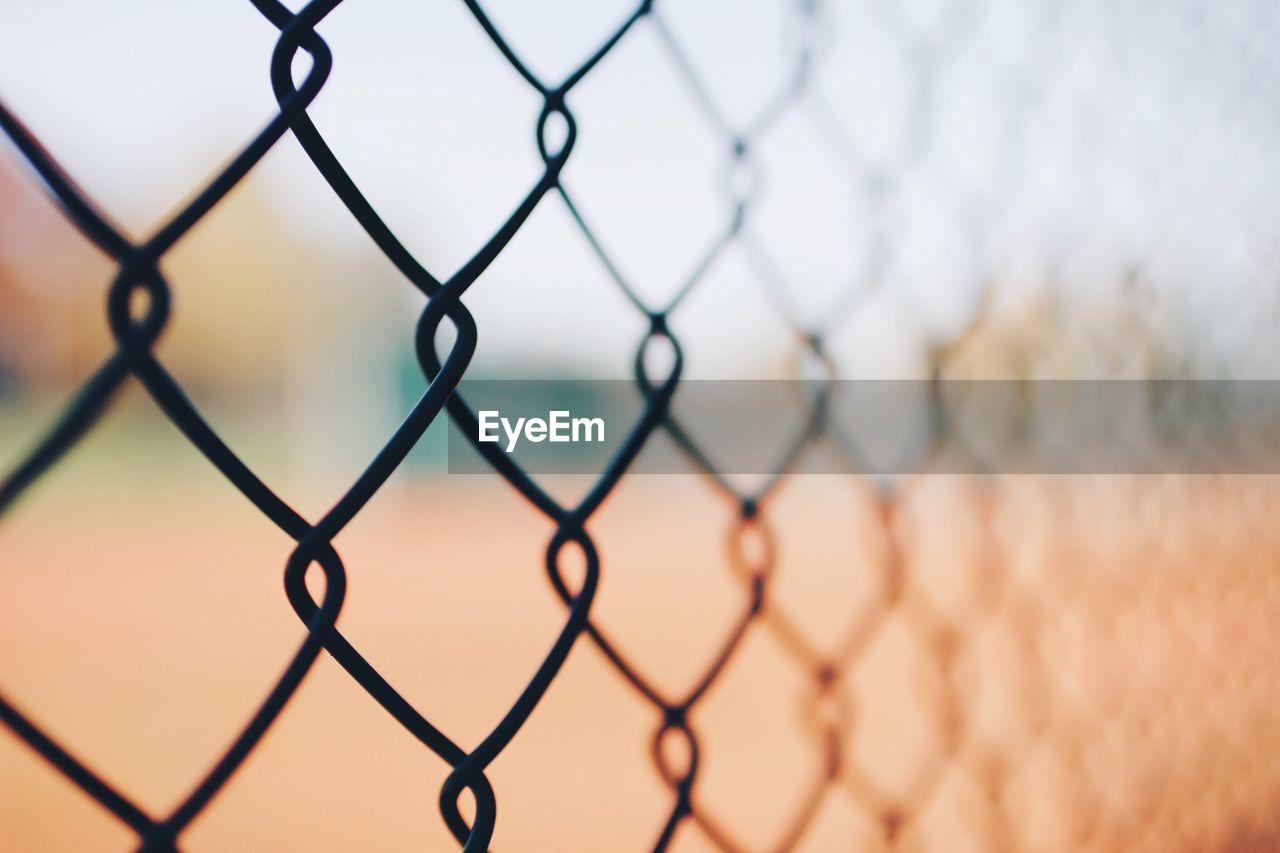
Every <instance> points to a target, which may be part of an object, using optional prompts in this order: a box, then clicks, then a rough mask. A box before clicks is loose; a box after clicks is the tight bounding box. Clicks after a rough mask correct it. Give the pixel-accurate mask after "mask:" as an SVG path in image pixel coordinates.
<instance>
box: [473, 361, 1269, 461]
mask: <svg viewBox="0 0 1280 853" xmlns="http://www.w3.org/2000/svg"><path fill="white" fill-rule="evenodd" d="M460 393H461V394H462V396H463V397H464V398H465V400H466V402H467V404H468V405H469V406H470V408H471V409H472V410H473V411H479V412H481V413H482V416H483V420H482V422H481V423H478V424H477V426H476V430H475V435H473V436H471V438H473V439H479V438H480V437H481V435H482V434H483V437H484V438H485V441H484V442H482V443H483V444H484V445H485V446H486V447H487V448H490V452H492V453H495V454H499V455H501V456H503V457H506V458H510V459H511V460H512V461H514V462H515V463H516V464H518V465H519V466H520V467H521V468H523V469H524V470H526V471H528V472H529V473H532V474H600V473H601V472H602V471H603V470H604V469H605V467H606V465H608V463H609V461H610V460H611V459H612V458H613V457H614V456H615V455H616V454H617V453H619V452H620V450H621V449H622V448H623V445H624V442H625V441H626V440H627V437H628V434H629V433H630V432H631V430H632V429H633V427H634V425H635V423H636V422H637V421H638V420H639V418H640V416H641V414H642V412H643V410H644V403H645V400H644V396H643V394H642V393H641V391H640V389H639V388H638V386H637V385H636V384H635V383H634V382H631V381H623V380H510V381H508V380H467V381H464V382H463V383H462V386H461V388H460ZM670 412H671V415H672V421H673V423H674V425H675V429H674V430H673V429H669V428H667V427H659V428H658V429H657V430H655V432H654V433H653V435H652V436H651V437H650V438H649V440H648V441H647V442H646V443H645V446H644V449H643V451H642V452H641V453H640V455H639V457H638V458H637V459H636V461H635V463H634V465H633V466H632V468H631V471H632V472H634V473H641V474H673V473H689V472H691V471H696V470H699V468H698V461H697V460H698V459H699V458H701V459H702V460H703V462H704V464H708V465H711V466H713V467H714V468H715V470H716V471H718V472H719V473H721V474H725V475H734V474H743V475H769V474H775V473H778V472H779V471H780V470H781V469H783V468H785V469H786V470H788V471H791V472H794V473H797V474H835V473H849V472H862V473H866V474H872V475H877V476H898V475H906V474H912V473H919V472H924V471H931V472H937V473H954V474H993V473H1061V474H1069V473H1127V474H1134V473H1203V474H1211V473H1223V474H1226V473H1233V474H1239V473H1256V474H1276V473H1280V382H1277V381H1270V380H1266V381H1262V380H1258V381H1247V380H1230V381H1226V380H1213V381H1209V380H1142V381H1137V380H1135V381H1126V380H1104V381H1093V380H1090V381H1080V380H1071V381H1067V380H1061V381H1060V380H1039V381H1012V380H1010V381H1004V380H996V381H961V380H955V381H951V380H944V381H940V382H929V381H914V380H912V381H903V380H885V381H863V380H857V381H855V380H846V381H839V382H817V381H814V382H807V381H759V380H757V381H727V380H686V381H682V382H681V383H680V384H679V386H678V389H677V391H676V394H675V397H674V399H673V401H672V405H671V409H670ZM678 434H682V435H683V436H684V437H685V438H686V439H687V442H686V443H685V444H683V445H682V444H681V443H680V442H678V441H677V440H676V437H677V435H678ZM448 470H449V472H450V473H454V474H478V473H485V472H488V471H490V470H491V466H490V464H489V462H487V461H486V460H485V459H483V458H482V456H481V454H480V453H479V452H477V450H476V448H475V447H474V446H473V444H472V442H471V441H469V440H468V437H467V436H466V435H464V433H463V432H462V430H461V428H460V427H459V426H458V425H457V424H456V423H451V424H450V429H449V435H448Z"/></svg>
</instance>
